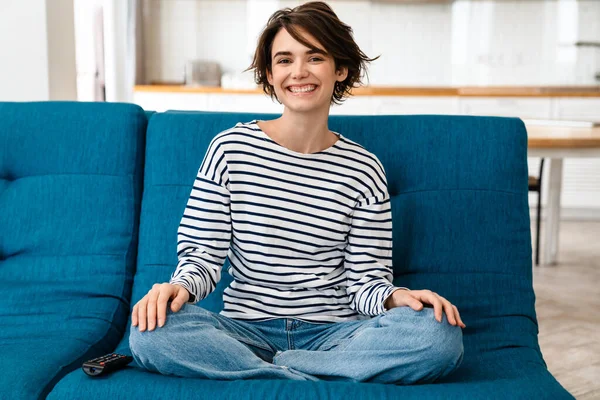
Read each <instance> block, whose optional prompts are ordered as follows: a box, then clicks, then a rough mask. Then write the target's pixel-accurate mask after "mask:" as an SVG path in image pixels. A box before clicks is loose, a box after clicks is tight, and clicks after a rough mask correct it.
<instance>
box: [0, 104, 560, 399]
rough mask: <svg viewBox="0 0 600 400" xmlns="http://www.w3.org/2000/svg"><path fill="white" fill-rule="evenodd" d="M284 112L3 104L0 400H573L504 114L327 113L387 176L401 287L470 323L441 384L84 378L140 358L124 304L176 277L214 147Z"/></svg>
mask: <svg viewBox="0 0 600 400" xmlns="http://www.w3.org/2000/svg"><path fill="white" fill-rule="evenodd" d="M274 117H275V116H274V115H256V114H237V113H203V112H176V111H172V112H165V113H149V112H144V111H143V110H142V109H141V108H139V107H138V106H136V105H132V104H116V103H112V104H111V103H75V102H41V103H0V288H1V290H0V293H2V301H1V302H0V321H1V325H0V326H1V329H0V344H1V346H0V356H1V360H2V362H3V366H2V373H0V381H1V382H0V383H1V385H0V398H2V399H18V398H23V399H36V398H48V399H53V400H58V399H82V398H89V397H93V398H111V399H120V398H123V399H125V398H127V399H137V398H140V399H153V398H157V399H162V398H170V399H173V398H176V399H179V398H190V399H191V398H207V399H221V398H228V399H236V400H237V399H246V398H248V399H251V398H252V399H278V398H287V399H316V398H327V399H345V400H349V399H365V398H373V399H387V398H390V399H391V398H402V399H424V398H438V399H459V398H461V399H462V398H468V399H495V398H498V399H504V398H511V399H517V398H518V399H563V398H564V399H567V398H569V399H570V398H572V396H571V395H570V394H569V393H568V392H567V391H566V390H564V389H563V388H562V387H561V385H560V384H559V383H558V382H557V381H556V380H555V379H554V377H553V376H552V375H551V374H550V373H549V372H548V370H547V368H546V365H545V363H544V360H543V358H542V354H541V352H540V349H539V346H538V341H537V334H538V325H537V320H536V314H535V308H534V303H535V296H534V292H533V288H532V274H531V272H532V271H531V238H530V225H529V224H530V220H529V207H528V200H527V193H528V191H527V134H526V131H525V127H524V125H523V123H522V122H521V121H520V120H519V119H511V118H496V117H467V116H440V115H415V116H332V117H331V118H330V129H332V130H335V131H338V132H342V133H343V134H344V135H345V136H347V137H349V138H350V139H353V140H355V141H357V142H359V143H361V144H363V145H364V146H365V147H366V148H367V149H369V150H370V151H372V152H374V153H375V154H376V155H377V156H378V157H379V158H380V160H381V161H382V163H383V165H384V167H385V169H386V172H387V176H388V184H389V192H390V194H391V197H392V213H393V220H394V222H393V235H394V254H393V257H394V258H393V264H394V268H395V283H396V284H397V285H402V286H407V287H410V288H414V289H417V288H428V289H431V290H434V291H436V292H439V293H441V294H442V295H444V296H445V297H447V298H448V299H450V300H451V301H452V302H453V303H455V304H456V305H457V306H458V308H459V309H460V311H461V315H462V318H463V320H464V321H465V323H466V324H467V328H466V329H465V330H464V331H463V332H464V345H465V354H464V361H463V363H462V365H461V367H460V368H459V369H458V370H457V371H455V372H454V373H452V374H451V375H449V376H448V377H446V378H445V379H443V380H442V381H440V382H438V383H435V384H428V385H415V386H395V385H379V384H357V383H351V382H339V381H338V382H325V381H319V382H299V381H267V380H246V381H242V380H241V381H208V380H202V379H183V378H177V377H169V376H161V375H157V374H152V373H148V372H145V371H143V370H141V369H139V368H138V367H137V366H135V365H134V364H131V365H130V366H129V367H127V368H126V369H125V370H121V371H118V372H116V373H114V374H111V375H108V376H106V377H99V378H90V377H88V376H86V375H85V374H84V373H83V372H82V370H81V369H80V366H81V364H82V362H83V361H85V360H88V359H91V358H94V357H97V356H100V355H102V354H105V353H108V352H112V351H117V352H120V353H126V354H127V353H130V352H129V347H128V337H129V329H130V320H129V315H130V309H131V307H132V306H133V304H135V303H136V302H137V301H138V300H139V299H140V298H141V297H142V296H143V295H144V294H145V293H146V292H147V291H148V289H149V288H150V287H151V285H152V284H153V283H155V282H162V281H167V280H168V279H169V277H170V274H171V272H172V271H173V269H174V268H175V265H176V263H177V256H176V239H177V238H176V231H177V226H178V224H179V221H180V218H181V215H182V213H183V210H184V207H185V204H186V201H187V198H188V196H189V193H190V190H191V185H192V182H193V181H194V178H195V174H196V172H197V169H198V167H199V164H200V162H201V160H202V157H203V156H204V153H205V150H206V148H207V146H208V143H209V142H210V140H211V139H212V137H213V136H214V135H216V134H217V133H218V132H220V131H222V130H224V129H226V128H229V127H231V126H233V125H234V124H235V123H236V122H239V121H250V120H252V119H254V118H258V119H270V118H274ZM228 283H229V275H227V274H224V275H223V279H222V281H221V282H220V283H219V285H218V287H217V290H216V291H215V292H214V293H213V294H211V295H210V296H209V297H208V298H207V299H205V300H203V301H202V302H201V303H199V305H200V306H202V307H205V308H207V309H209V310H212V311H219V310H220V309H221V307H222V300H221V294H222V292H223V289H224V288H225V287H226V285H227V284H228ZM188 345H189V348H190V351H193V346H194V344H193V343H189V344H188Z"/></svg>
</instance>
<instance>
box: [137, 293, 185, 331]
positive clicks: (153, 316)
mask: <svg viewBox="0 0 600 400" xmlns="http://www.w3.org/2000/svg"><path fill="white" fill-rule="evenodd" d="M189 298H190V293H189V292H188V291H187V289H186V288H184V287H183V286H179V285H172V284H170V283H156V284H154V285H153V286H152V289H150V290H149V291H148V294H147V295H145V296H144V297H143V298H142V299H141V300H140V301H138V302H137V304H136V305H135V306H133V312H132V313H131V325H132V326H138V324H139V328H138V329H139V330H140V332H143V331H145V330H146V326H147V327H148V331H153V330H154V328H155V327H156V322H157V320H158V327H159V328H160V327H162V326H163V325H164V324H165V321H166V319H167V302H168V301H169V300H173V301H172V302H171V311H173V312H177V311H179V310H180V309H181V307H182V306H183V305H184V304H185V303H187V301H188V300H189Z"/></svg>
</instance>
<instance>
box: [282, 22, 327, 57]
mask: <svg viewBox="0 0 600 400" xmlns="http://www.w3.org/2000/svg"><path fill="white" fill-rule="evenodd" d="M296 32H297V33H298V34H299V35H300V36H301V37H302V38H303V39H304V40H305V41H306V42H308V43H310V44H311V45H312V46H313V48H316V49H320V50H321V52H320V53H321V54H327V51H326V50H325V49H324V48H323V46H322V45H321V43H319V41H318V40H317V39H316V38H315V37H314V36H312V35H311V34H310V33H308V32H306V31H305V30H303V29H301V28H296ZM311 50H312V49H311V48H309V47H306V46H305V45H304V44H303V43H300V42H299V41H297V40H296V39H295V38H294V37H293V36H292V35H291V34H290V33H289V32H288V31H287V30H286V29H285V28H281V29H280V30H279V32H277V34H276V35H275V38H274V40H273V46H272V54H273V57H275V55H277V53H279V52H287V53H290V52H299V53H302V54H304V53H307V54H308V53H313V52H314V51H313V52H311Z"/></svg>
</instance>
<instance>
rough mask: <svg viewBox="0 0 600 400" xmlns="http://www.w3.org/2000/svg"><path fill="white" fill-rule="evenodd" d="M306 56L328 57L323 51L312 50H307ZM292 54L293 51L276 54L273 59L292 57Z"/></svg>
mask: <svg viewBox="0 0 600 400" xmlns="http://www.w3.org/2000/svg"><path fill="white" fill-rule="evenodd" d="M305 54H306V55H310V54H322V55H323V56H327V53H326V52H325V51H323V50H321V49H312V50H307V51H306V53H305ZM291 55H292V52H291V51H278V52H277V53H275V55H274V56H273V58H275V57H277V56H291Z"/></svg>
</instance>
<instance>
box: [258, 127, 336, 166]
mask: <svg viewBox="0 0 600 400" xmlns="http://www.w3.org/2000/svg"><path fill="white" fill-rule="evenodd" d="M259 121H262V120H257V119H253V120H252V121H250V122H249V124H250V125H252V126H253V127H254V128H256V131H257V132H258V133H259V134H260V135H261V136H262V137H263V139H264V140H266V141H268V142H270V143H272V144H274V145H276V146H277V147H278V148H279V149H281V150H283V151H285V152H286V153H289V154H292V155H295V156H298V157H306V158H311V157H313V158H314V157H320V156H322V155H324V154H329V153H331V152H333V151H335V149H337V147H338V143H339V142H340V141H341V139H342V138H343V136H342V134H341V133H338V132H334V131H331V132H332V133H333V134H334V135H336V136H337V137H338V140H336V141H335V143H334V144H332V145H331V146H329V147H328V148H326V149H324V150H321V151H317V152H315V153H300V152H297V151H294V150H291V149H288V148H287V147H285V146H283V145H281V144H279V143H277V142H276V141H274V140H273V139H272V138H271V137H270V136H269V135H267V134H266V133H265V132H264V131H263V130H262V129H261V127H260V126H258V122H259Z"/></svg>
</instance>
